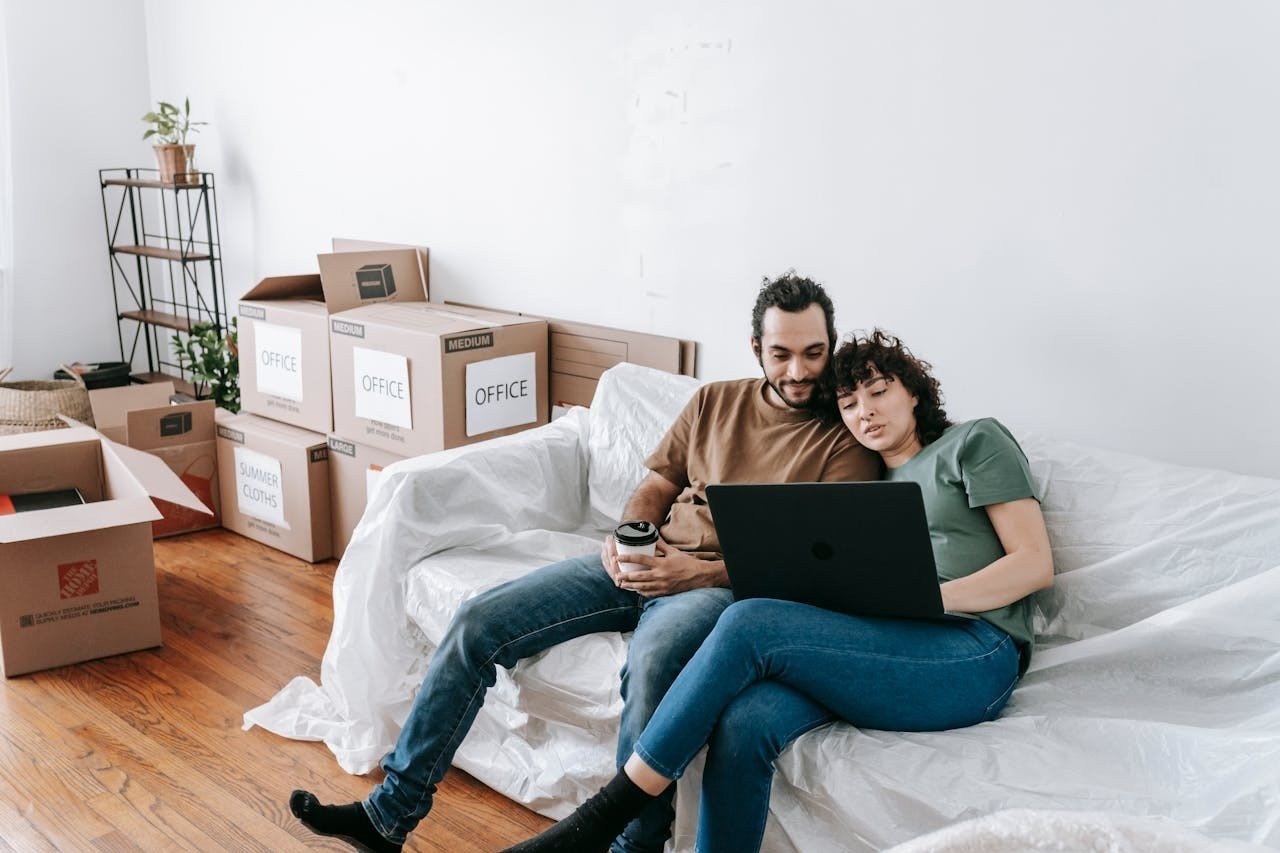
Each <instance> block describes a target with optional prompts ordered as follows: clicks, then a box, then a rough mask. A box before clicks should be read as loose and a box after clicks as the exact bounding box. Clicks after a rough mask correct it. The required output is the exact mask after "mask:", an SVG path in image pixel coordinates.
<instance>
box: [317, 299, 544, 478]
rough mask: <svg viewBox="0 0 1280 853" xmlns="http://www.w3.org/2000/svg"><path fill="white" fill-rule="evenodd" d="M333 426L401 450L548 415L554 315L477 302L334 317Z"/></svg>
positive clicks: (416, 450)
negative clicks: (496, 308) (549, 334)
mask: <svg viewBox="0 0 1280 853" xmlns="http://www.w3.org/2000/svg"><path fill="white" fill-rule="evenodd" d="M329 348H330V354H331V357H332V363H333V414H334V418H333V420H334V428H333V432H334V433H335V434H337V435H340V436H342V437H343V438H346V439H348V440H351V441H355V442H357V443H359V444H367V445H369V446H370V447H376V448H378V449H380V450H386V451H388V452H390V453H396V454H399V455H402V456H417V455H420V454H423V453H434V452H435V451H437V450H445V449H447V448H450V447H458V446H460V445H464V444H471V443H473V442H477V441H484V440H485V439H490V438H496V437H497V436H500V435H508V434H510V433H513V432H519V431H520V430H523V429H528V428H530V427H534V426H538V425H540V424H545V423H546V422H547V419H548V414H549V411H550V407H549V405H548V398H547V393H546V387H547V324H546V322H545V321H543V320H541V319H539V318H534V317H519V316H516V315H514V314H502V313H499V312H496V311H485V310H480V309H472V308H460V307H454V306H446V305H443V304H440V303H427V304H424V305H409V304H397V305H369V306H365V307H363V308H355V309H353V310H350V311H343V312H341V313H338V314H335V315H333V316H332V317H330V318H329Z"/></svg>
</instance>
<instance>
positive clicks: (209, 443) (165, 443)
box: [89, 382, 221, 538]
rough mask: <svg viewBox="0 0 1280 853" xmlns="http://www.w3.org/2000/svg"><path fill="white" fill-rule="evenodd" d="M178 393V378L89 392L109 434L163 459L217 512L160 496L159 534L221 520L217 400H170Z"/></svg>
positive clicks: (103, 430) (99, 423)
mask: <svg viewBox="0 0 1280 853" xmlns="http://www.w3.org/2000/svg"><path fill="white" fill-rule="evenodd" d="M172 395H173V383H172V382H154V383H149V384H146V385H126V386H123V387H120V388H101V389H99V390H96V391H90V392H89V405H90V406H91V407H92V408H93V419H94V422H95V423H96V425H97V427H98V430H99V431H100V432H101V433H102V434H103V435H105V436H106V437H107V438H109V439H111V440H112V441H116V442H119V443H120V444H125V445H128V446H129V447H132V448H134V449H135V450H145V451H147V452H148V453H150V454H151V455H152V456H158V457H159V458H160V459H163V460H164V463H165V464H166V465H168V466H169V469H170V470H171V471H173V472H174V473H175V474H177V475H178V477H179V479H181V480H182V482H183V483H184V484H185V485H186V486H187V488H188V489H190V490H191V491H192V493H194V494H195V496H196V497H197V498H199V499H200V502H201V503H202V504H204V505H205V506H207V507H209V508H210V509H212V510H213V512H212V514H210V513H208V512H196V511H195V510H192V509H190V508H188V507H185V506H180V505H178V504H175V503H171V502H169V501H166V500H163V499H157V500H156V502H155V503H156V508H157V509H159V510H160V512H161V514H162V515H163V516H164V517H163V518H161V519H159V520H157V521H156V522H155V523H154V524H152V526H151V529H152V533H153V534H154V535H155V536H156V537H157V538H159V537H161V536H176V535H177V534H179V533H191V532H193V531H196V530H209V529H211V528H214V527H217V526H219V524H221V518H220V513H219V507H220V505H221V501H220V500H219V496H218V456H217V450H218V448H217V443H216V440H215V439H216V436H215V435H214V403H213V401H212V400H200V401H197V402H191V403H179V404H170V402H169V398H170V397H171V396H172Z"/></svg>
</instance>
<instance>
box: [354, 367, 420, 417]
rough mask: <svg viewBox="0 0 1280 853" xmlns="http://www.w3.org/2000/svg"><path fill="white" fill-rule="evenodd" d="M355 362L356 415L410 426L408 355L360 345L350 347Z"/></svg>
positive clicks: (411, 415) (411, 413) (411, 414)
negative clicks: (406, 356)
mask: <svg viewBox="0 0 1280 853" xmlns="http://www.w3.org/2000/svg"><path fill="white" fill-rule="evenodd" d="M351 355H352V361H353V362H354V363H355V391H356V417H357V418H365V419H366V420H371V421H381V422H382V423H384V424H392V425H394V426H398V427H404V428H405V429H413V412H412V409H411V407H410V405H409V359H407V358H405V357H404V356H402V355H396V354H395V353H390V352H381V351H380V350H376V349H365V348H364V347H352V348H351Z"/></svg>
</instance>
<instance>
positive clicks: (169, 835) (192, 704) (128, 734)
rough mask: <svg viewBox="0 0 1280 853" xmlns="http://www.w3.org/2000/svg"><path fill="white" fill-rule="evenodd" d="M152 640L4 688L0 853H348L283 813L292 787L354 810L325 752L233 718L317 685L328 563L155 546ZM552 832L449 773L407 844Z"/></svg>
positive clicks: (243, 542)
mask: <svg viewBox="0 0 1280 853" xmlns="http://www.w3.org/2000/svg"><path fill="white" fill-rule="evenodd" d="M156 562H157V570H158V579H159V588H160V616H161V622H162V624H163V627H164V646H163V647H162V648H157V649H152V650H150V651H143V652H135V653H134V654H130V655H120V656H117V657H112V658H106V659H103V660H99V661H93V662H89V663H83V664H78V665H76V666H69V667H63V668H60V669H54V670H49V671H47V672H41V673H35V674H32V675H24V676H19V677H17V678H11V679H8V680H7V681H5V682H4V683H3V684H2V685H0V850H21V851H28V850H50V849H54V850H146V851H153V850H170V849H194V850H237V851H240V850H246V851H247V850H262V851H286V850H303V849H308V848H314V849H330V850H339V849H350V848H348V847H346V846H345V845H343V844H340V843H337V842H335V841H332V840H329V839H322V838H319V837H317V836H313V835H311V834H310V833H309V832H307V831H306V830H305V829H304V828H303V827H302V825H301V824H299V823H298V822H297V820H295V819H294V817H293V815H292V814H290V813H289V809H288V806H287V800H288V797H289V792H290V791H291V790H292V789H294V788H306V789H309V790H311V791H314V792H315V793H316V794H317V795H318V796H319V797H320V799H321V800H322V801H325V802H350V801H352V800H357V799H361V798H363V797H364V796H365V795H366V794H367V793H368V792H369V790H370V788H371V787H372V786H373V785H374V784H375V783H376V781H377V780H378V779H379V778H380V776H378V775H376V773H375V775H371V776H368V777H356V776H349V775H347V774H346V773H344V772H343V771H342V770H341V769H340V768H339V767H338V765H337V762H335V761H334V759H333V756H332V755H331V754H330V753H329V751H328V750H327V749H326V748H325V747H324V745H323V744H320V743H299V742H295V741H290V740H285V739H283V738H279V737H276V736H275V735H272V734H269V733H267V732H265V731H263V730H262V729H259V728H255V729H253V730H252V731H249V732H242V731H241V730H240V726H241V723H242V720H241V715H242V714H243V713H244V711H245V710H246V709H248V708H251V707H254V706H256V705H258V704H261V703H262V702H264V701H266V700H267V699H268V698H270V697H271V696H272V695H273V694H274V693H275V692H276V691H277V690H278V689H279V688H280V687H282V686H283V685H284V684H285V683H286V682H288V681H289V679H291V678H293V677H294V676H295V675H307V676H310V677H311V678H313V679H315V680H317V681H318V680H319V672H320V658H321V656H322V655H323V653H324V648H325V643H326V641H327V640H328V637H329V629H330V626H331V625H332V622H333V608H332V600H331V597H330V591H331V587H332V584H333V573H334V569H335V564H334V563H332V562H329V563H322V564H319V565H315V566H312V565H309V564H307V563H304V562H302V561H300V560H296V559H294V558H292V557H290V556H288V555H286V554H282V553H280V552H278V551H274V550H272V549H270V548H267V547H266V546H263V545H259V544H258V543H256V542H251V541H249V540H248V539H244V538H241V537H240V536H237V535H235V534H233V533H230V532H228V531H225V530H217V531H210V532H207V533H195V534H190V535H187V536H181V537H177V538H174V539H167V540H160V541H157V542H156ZM548 823H549V821H547V820H546V819H544V818H542V817H539V816H538V815H536V814H534V813H533V812H531V811H529V810H527V809H525V808H524V807H522V806H519V805H517V804H515V803H513V802H511V801H510V800H507V799H506V798H505V797H503V796H502V795H500V794H497V793H495V792H493V791H491V790H490V789H488V788H486V787H485V786H483V785H481V784H480V783H479V782H477V781H475V780H474V779H472V778H471V777H470V776H468V775H466V774H465V773H462V772H461V771H458V770H452V771H450V773H449V775H448V776H447V777H446V778H445V780H444V782H443V784H442V785H441V786H440V790H439V792H438V794H437V798H436V805H435V809H434V810H433V811H432V813H431V815H430V817H429V818H428V819H427V820H426V821H425V822H423V824H422V825H421V826H420V827H419V829H418V832H416V833H415V834H414V835H413V836H411V837H410V842H409V844H408V845H407V846H406V848H405V849H407V850H419V851H426V850H430V851H449V853H464V851H493V850H498V849H500V848H502V847H504V846H506V845H508V844H510V843H512V842H514V841H517V840H519V839H522V838H526V837H528V836H529V835H531V834H533V833H535V832H537V831H539V830H540V829H542V828H543V827H544V826H546V825H547V824H548Z"/></svg>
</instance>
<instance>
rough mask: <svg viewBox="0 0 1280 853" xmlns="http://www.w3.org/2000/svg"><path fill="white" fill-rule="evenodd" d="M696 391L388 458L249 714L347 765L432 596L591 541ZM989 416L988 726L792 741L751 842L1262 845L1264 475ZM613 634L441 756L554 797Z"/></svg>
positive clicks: (1273, 697)
mask: <svg viewBox="0 0 1280 853" xmlns="http://www.w3.org/2000/svg"><path fill="white" fill-rule="evenodd" d="M695 387H696V383H694V382H692V381H691V380H688V379H687V378H684V377H672V376H669V375H667V374H661V373H657V372H655V371H647V370H645V369H643V368H636V367H633V366H631V365H620V366H619V367H616V368H613V369H611V370H609V371H607V372H606V373H605V375H604V377H603V378H602V381H601V383H600V385H599V391H598V394H597V397H596V400H595V401H594V403H593V406H592V410H591V412H590V413H589V414H588V413H587V412H586V411H583V410H575V411H574V412H572V413H571V414H570V415H569V416H566V417H565V418H562V419H560V420H557V421H556V422H554V423H553V424H551V425H550V426H548V427H543V428H540V429H539V430H533V431H529V432H526V433H521V434H519V435H515V436H510V437H508V438H506V439H500V440H498V441H495V442H486V443H483V444H479V445H473V446H472V447H470V448H464V449H462V450H461V451H450V452H448V453H445V454H436V455H433V456H429V457H422V458H419V459H413V460H406V461H405V462H401V463H398V464H397V465H395V466H392V467H390V468H388V469H387V474H386V475H384V477H383V480H382V485H381V486H380V488H379V489H378V490H377V492H376V494H375V495H374V496H373V498H372V500H371V504H370V507H369V510H368V511H367V512H366V514H365V519H364V520H363V521H362V522H361V525H360V527H359V528H358V529H357V531H356V535H355V538H354V539H353V542H352V546H351V548H350V550H349V551H348V553H347V556H346V557H345V558H344V559H343V561H342V565H341V566H340V567H339V570H338V577H337V578H336V580H335V588H334V594H335V604H334V607H335V623H334V632H333V636H332V637H331V639H330V644H329V649H328V651H326V654H325V659H324V664H323V666H322V684H323V687H318V686H316V685H315V684H313V683H312V682H310V681H309V680H307V679H295V680H294V681H293V682H290V683H289V684H288V685H287V686H286V687H285V688H284V689H283V690H282V691H281V692H280V694H278V695H277V696H276V697H275V698H274V699H272V700H271V702H269V703H267V705H264V706H263V707H261V708H258V709H255V710H253V711H251V712H249V713H248V714H246V717H245V719H246V723H247V724H248V725H252V724H254V723H257V724H260V725H264V726H265V727H267V728H270V729H271V730H272V731H276V732H278V733H280V734H283V735H285V736H289V737H297V738H322V739H323V740H324V741H325V743H326V745H327V746H328V747H329V748H330V749H331V750H332V751H333V752H334V754H335V756H336V757H337V758H338V761H339V763H340V765H341V766H342V767H343V768H344V769H346V770H348V771H349V772H356V773H360V772H364V771H366V770H368V769H370V768H371V767H372V766H373V765H374V763H375V762H376V761H377V760H378V759H379V758H380V757H381V755H382V754H383V753H384V752H385V751H386V750H387V749H389V748H390V746H391V745H392V743H393V742H394V738H395V735H396V734H397V733H398V732H399V728H400V724H401V723H402V721H403V719H404V715H405V714H406V713H407V711H408V707H409V702H410V701H411V699H412V696H413V695H414V692H415V691H416V690H417V688H418V684H419V682H420V680H421V678H422V675H423V673H424V672H425V669H426V664H427V660H428V658H429V655H430V653H431V652H432V651H433V649H434V643H435V642H438V641H439V639H440V638H441V637H442V636H443V634H444V631H445V629H446V628H447V626H448V623H449V620H450V619H451V618H452V615H453V613H454V612H455V611H456V609H457V607H458V606H459V605H460V604H461V603H462V602H463V601H465V600H467V599H468V598H470V597H472V596H474V595H476V594H479V593H480V592H482V591H483V590H484V589H488V588H490V587H491V586H493V585H496V584H498V583H501V582H503V581H505V580H509V579H511V578H513V577H518V576H520V575H521V574H522V573H524V572H527V571H532V570H533V569H536V568H538V567H540V566H541V565H544V564H545V563H547V562H551V561H552V560H553V559H558V558H559V557H561V556H569V555H570V552H573V551H574V550H575V549H576V548H578V547H579V546H580V545H581V546H583V547H584V548H586V546H587V545H588V544H590V547H589V548H586V550H588V551H589V550H591V549H593V548H595V547H598V541H599V536H600V535H601V533H602V532H603V531H604V530H605V529H607V527H608V526H609V524H610V523H611V521H613V520H615V519H616V516H617V515H618V514H619V513H620V512H621V508H622V504H623V502H625V500H626V498H627V497H628V496H629V494H630V491H631V489H633V488H634V487H635V485H636V483H638V482H639V480H640V478H641V477H643V476H644V466H643V460H644V458H645V455H646V454H647V453H648V452H649V450H650V449H652V447H653V446H655V445H656V443H657V441H658V440H659V438H660V437H661V434H662V432H663V431H664V430H665V428H666V426H667V424H669V423H670V421H671V420H672V419H674V417H675V416H676V414H677V413H678V412H679V410H680V408H681V407H682V406H683V405H684V403H685V402H686V401H687V400H688V398H689V396H690V395H691V394H692V393H693V390H694V388H695ZM1011 426H1013V427H1014V433H1015V434H1016V435H1017V436H1018V437H1019V439H1020V441H1021V443H1022V445H1023V447H1024V449H1025V450H1026V452H1027V455H1028V458H1029V460H1030V461H1031V466H1032V471H1033V474H1034V476H1035V479H1036V485H1037V494H1039V495H1041V496H1042V504H1043V508H1044V512H1045V518H1046V522H1047V525H1048V528H1049V534H1050V539H1051V543H1052V546H1053V549H1054V558H1055V567H1056V570H1057V580H1056V583H1055V586H1054V587H1053V588H1052V589H1051V590H1047V591H1045V592H1043V593H1041V594H1039V595H1037V597H1036V601H1035V604H1036V611H1037V612H1036V627H1037V633H1038V637H1037V652H1036V654H1035V657H1034V658H1033V661H1032V667H1031V670H1030V671H1029V672H1028V673H1027V675H1026V677H1025V678H1024V679H1023V682H1022V684H1021V685H1020V686H1019V688H1018V689H1017V690H1016V691H1015V692H1014V694H1013V697H1012V699H1011V701H1010V703H1009V704H1008V706H1007V707H1006V709H1005V712H1004V714H1003V715H1002V717H1001V718H1000V719H998V720H996V721H993V722H989V723H984V724H981V725H978V726H973V727H970V728H967V729H962V730H958V731H952V732H925V733H896V732H881V731H872V730H866V731H862V730H858V729H855V728H853V727H851V726H849V725H847V724H845V723H836V724H832V725H829V726H825V727H823V728H821V729H819V730H816V731H814V732H811V733H809V734H806V735H804V736H803V737H801V738H800V739H798V740H797V741H796V742H795V743H794V744H792V745H791V747H789V748H788V749H787V750H786V751H784V752H783V754H782V755H781V756H780V758H779V759H778V762H777V774H776V776H775V779H774V793H773V800H772V804H771V816H770V820H769V824H768V826H767V828H766V836H765V841H766V843H765V848H764V849H765V850H767V851H772V852H773V853H782V851H796V853H800V851H803V853H811V851H817V853H822V852H823V851H863V850H883V849H886V848H889V847H892V846H893V845H895V844H903V843H905V842H909V841H910V840H911V839H912V838H915V837H917V836H921V835H922V834H925V833H931V832H935V831H938V830H944V828H946V827H949V826H951V827H952V828H957V827H961V828H963V827H965V826H966V824H965V823H961V822H966V821H973V826H977V827H978V829H977V832H979V833H981V832H983V831H985V830H983V829H982V827H981V826H979V825H980V824H981V823H982V821H983V820H988V819H991V820H996V819H999V820H1008V821H1012V822H1013V823H1017V824H1019V825H1021V826H1023V829H1025V831H1026V833H1029V834H1027V835H1025V837H1026V838H1031V839H1033V841H1030V842H1027V845H1026V846H1023V847H1017V846H1016V844H1013V842H1010V844H1013V846H1005V847H1001V846H990V847H981V846H979V847H972V848H965V847H962V846H957V847H945V846H937V847H929V846H925V847H916V848H907V849H906V850H904V851H901V853H916V851H917V850H922V849H940V850H947V849H954V850H964V849H982V850H997V851H999V850H1006V849H1007V850H1014V849H1060V848H1054V847H1052V846H1044V845H1051V844H1052V843H1053V836H1054V834H1055V833H1057V834H1058V836H1059V838H1058V840H1059V841H1062V840H1065V839H1076V838H1079V839H1085V840H1089V839H1095V838H1096V839H1101V841H1099V842H1098V843H1100V844H1104V845H1105V844H1113V845H1120V844H1122V843H1129V844H1137V842H1135V841H1133V839H1147V840H1150V844H1151V845H1152V846H1150V847H1147V848H1144V847H1142V846H1141V845H1140V844H1138V846H1134V847H1132V849H1155V850H1160V849H1167V850H1170V851H1174V850H1180V849H1181V848H1178V847H1176V846H1167V845H1172V844H1174V843H1176V842H1177V839H1178V835H1179V833H1181V834H1182V836H1183V837H1187V838H1193V839H1196V840H1198V841H1203V842H1204V844H1205V845H1218V847H1216V848H1215V847H1209V846H1202V847H1200V848H1193V849H1223V850H1236V849H1248V848H1249V845H1250V844H1255V845H1256V844H1264V845H1272V846H1280V622H1278V621H1277V616H1276V610H1277V607H1276V602H1277V601H1280V482H1277V481H1275V480H1265V479H1260V478H1252V477H1243V476H1239V475H1235V474H1229V473H1225V472H1217V471H1205V470H1201V469H1191V468H1182V467H1178V466H1174V465H1169V464H1167V463H1162V462H1157V461H1154V460H1148V459H1141V458H1138V457H1134V456H1127V455H1124V454H1117V453H1112V452H1109V451H1102V450H1096V449H1093V448H1087V447H1081V446H1079V445H1074V444H1068V443H1065V442H1057V441H1052V440H1049V439H1046V438H1043V437H1040V436H1036V435H1032V434H1027V433H1025V432H1024V431H1021V430H1018V429H1017V428H1016V425H1011ZM584 552H585V551H584ZM625 642H626V636H625V635H619V634H616V633H614V634H597V635H592V636H589V637H584V638H580V639H579V640H575V641H573V642H571V643H565V644H563V645H562V646H560V647H557V648H555V649H551V650H549V651H548V652H546V653H544V654H542V655H539V656H536V657H534V658H530V659H529V660H527V661H523V662H521V663H520V664H518V665H517V666H516V667H515V668H514V669H513V670H511V671H510V672H507V671H505V670H500V672H499V681H498V686H497V687H496V688H495V689H494V690H493V691H492V692H491V695H490V696H489V699H488V701H487V702H486V704H485V706H484V707H483V708H482V709H481V711H480V714H479V716H478V718H477V723H476V726H475V728H474V729H473V730H472V732H471V733H470V734H469V736H468V737H467V738H466V740H465V741H464V742H463V744H462V747H461V748H460V750H459V752H458V755H457V758H456V760H455V763H456V764H457V766H459V767H462V768H463V769H464V770H466V771H467V772H469V773H472V774H473V775H475V776H476V777H477V778H480V779H481V780H482V781H484V782H485V783H486V784H488V785H491V786H492V787H494V788H495V789H497V790H499V791H502V792H503V793H505V794H507V795H508V796H510V797H512V798H513V799H516V800H518V801H520V802H524V803H528V804H529V805H530V806H531V807H532V808H534V809H536V810H538V811H539V812H542V813H543V814H547V815H551V816H554V817H559V816H563V815H564V814H566V813H567V812H568V810H569V809H570V808H571V807H572V805H574V804H576V803H577V802H580V801H581V800H582V799H585V797H586V796H587V795H589V794H590V793H591V791H593V790H594V788H595V787H597V786H599V785H601V784H603V783H604V782H605V781H607V780H608V778H609V777H610V776H611V775H612V772H613V765H614V748H615V742H616V733H617V720H618V715H619V714H620V712H621V698H620V696H619V695H618V670H619V668H620V667H621V664H622V661H623V660H624V658H625V648H626V647H625ZM701 762H702V759H701V758H699V759H697V760H695V762H694V764H693V765H691V767H690V769H689V772H688V773H687V774H686V776H685V778H684V780H682V782H681V783H680V784H679V786H678V788H677V802H678V811H677V823H676V839H677V842H676V844H675V849H676V850H680V851H683V850H691V849H692V846H693V839H694V831H695V822H696V811H697V792H698V784H699V780H700V778H701V766H702V763H701ZM1003 815H1014V816H1015V817H1013V818H1005V817H1003ZM974 819H976V820H974ZM1099 821H1102V822H1103V824H1106V822H1107V821H1110V823H1109V824H1106V826H1109V827H1110V829H1106V831H1105V832H1103V831H1102V830H1100V829H1099V827H1100V826H1103V824H1100V823H1099ZM993 826H994V825H993ZM1103 828H1104V829H1105V828H1106V827H1105V826H1104V827H1103ZM987 829H992V826H988V827H987ZM1006 829H1008V827H1006ZM1139 829H1140V830H1141V831H1142V832H1145V833H1147V834H1146V835H1142V834H1134V833H1138V832H1139ZM1095 830H1098V832H1097V833H1095V832H1094V831H1095ZM1112 830H1114V832H1115V833H1118V834H1116V835H1114V838H1113V837H1112V836H1111V835H1107V834H1106V833H1107V832H1111V831H1112ZM1131 830H1132V831H1131ZM1161 830H1164V831H1163V833H1162V832H1161ZM944 831H945V830H944ZM965 831H969V830H968V829H966V830H965ZM1001 831H1004V830H1001ZM1010 831H1012V830H1010ZM1036 833H1039V834H1038V835H1037V834H1036ZM1073 833H1074V834H1073ZM1090 833H1094V834H1090ZM1126 833H1128V834H1127V835H1126ZM966 837H967V836H966ZM972 837H974V838H982V839H986V841H984V842H981V843H988V842H989V843H991V844H993V845H999V844H1005V843H1006V842H1005V841H1002V840H1001V839H1002V838H1004V837H1005V836H1001V835H998V834H996V835H992V834H988V835H985V836H984V835H981V834H977V835H973V836H972ZM1008 837H1009V838H1019V837H1023V836H1016V835H1009V836H1008ZM957 838H959V836H957ZM1126 838H1127V839H1129V840H1127V841H1126V840H1125V839H1126ZM991 839H994V840H991ZM951 843H953V842H952V841H951V840H946V839H944V840H943V841H942V842H939V844H940V845H941V844H951ZM955 843H957V844H960V843H968V842H963V841H956V842H955ZM1090 843H1093V842H1092V841H1090ZM1034 845H1041V846H1034ZM1159 845H1166V846H1165V847H1161V846H1159ZM1067 849H1094V848H1079V847H1071V846H1070V845H1068V846H1067ZM1096 849H1107V850H1110V849H1115V850H1124V849H1129V848H1125V847H1123V846H1113V847H1107V846H1102V847H1098V848H1096Z"/></svg>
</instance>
